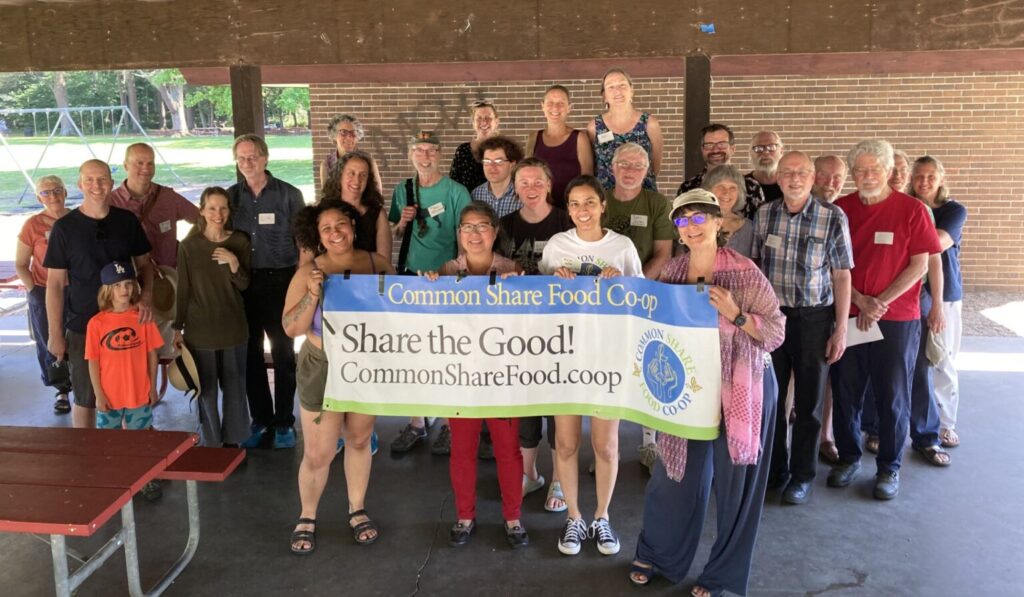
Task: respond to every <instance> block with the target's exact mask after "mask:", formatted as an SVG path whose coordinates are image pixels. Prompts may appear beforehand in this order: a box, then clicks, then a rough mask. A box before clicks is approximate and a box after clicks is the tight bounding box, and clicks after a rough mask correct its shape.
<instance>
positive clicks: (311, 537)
mask: <svg viewBox="0 0 1024 597" xmlns="http://www.w3.org/2000/svg"><path fill="white" fill-rule="evenodd" d="M300 524H311V525H314V526H313V530H312V531H300V530H298V529H296V530H294V531H292V543H291V547H292V553H293V554H295V555H299V556H306V555H309V554H311V553H313V550H314V549H316V519H315V518H300V519H299V522H298V524H296V525H295V526H299V525H300ZM299 541H305V542H307V543H309V547H308V548H306V549H302V548H301V547H295V544H296V543H298V542H299Z"/></svg>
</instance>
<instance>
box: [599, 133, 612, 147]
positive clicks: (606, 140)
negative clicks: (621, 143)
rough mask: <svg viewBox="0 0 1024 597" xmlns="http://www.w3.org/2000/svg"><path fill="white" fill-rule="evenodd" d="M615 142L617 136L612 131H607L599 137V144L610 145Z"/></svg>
mask: <svg viewBox="0 0 1024 597" xmlns="http://www.w3.org/2000/svg"><path fill="white" fill-rule="evenodd" d="M613 140H615V134H614V133H612V132H611V131H605V132H603V133H601V134H599V135H598V136H597V142H598V143H602V144H603V143H610V142H611V141H613Z"/></svg>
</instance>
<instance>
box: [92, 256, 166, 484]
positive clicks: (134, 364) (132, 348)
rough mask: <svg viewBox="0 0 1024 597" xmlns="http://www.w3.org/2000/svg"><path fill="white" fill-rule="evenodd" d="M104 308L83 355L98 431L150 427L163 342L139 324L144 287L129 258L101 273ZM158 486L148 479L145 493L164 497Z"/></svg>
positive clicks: (100, 297) (149, 324) (99, 299)
mask: <svg viewBox="0 0 1024 597" xmlns="http://www.w3.org/2000/svg"><path fill="white" fill-rule="evenodd" d="M100 280H101V281H102V282H103V286H102V287H101V288H100V292H99V294H98V295H97V299H96V300H97V302H98V303H99V308H100V312H99V313H97V314H96V315H95V316H93V318H92V319H90V320H89V325H88V326H87V328H86V333H85V358H86V360H87V361H89V377H90V379H91V380H92V387H93V390H94V391H95V393H96V427H97V428H98V429H121V428H122V427H123V428H124V429H132V430H138V429H149V428H150V426H151V424H152V422H153V413H152V405H153V404H155V403H156V386H155V385H154V381H155V380H156V364H157V356H156V349H158V348H160V347H161V346H162V345H163V343H164V341H163V339H161V337H160V330H158V329H157V327H156V324H155V323H153V322H152V321H150V322H147V323H139V309H138V307H136V306H135V305H136V304H137V303H138V301H139V296H140V295H141V289H140V288H139V283H138V282H137V281H136V279H135V268H134V267H133V266H132V264H131V262H121V261H114V262H112V263H110V264H108V265H106V266H105V267H104V268H103V269H102V270H101V271H100ZM160 493H161V490H160V485H159V484H157V483H156V482H155V481H151V482H150V483H147V484H146V486H145V487H144V488H143V489H142V494H143V495H144V496H145V497H146V498H148V499H150V500H154V499H157V498H159V497H160Z"/></svg>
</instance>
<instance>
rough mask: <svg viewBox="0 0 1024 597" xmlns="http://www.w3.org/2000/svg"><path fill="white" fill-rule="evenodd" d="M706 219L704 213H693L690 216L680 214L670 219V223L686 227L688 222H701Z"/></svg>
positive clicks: (678, 226) (677, 226)
mask: <svg viewBox="0 0 1024 597" xmlns="http://www.w3.org/2000/svg"><path fill="white" fill-rule="evenodd" d="M707 221H708V217H707V216H706V215H704V214H693V215H692V216H681V217H678V218H675V219H674V220H672V223H673V224H675V225H676V228H686V227H687V226H689V225H690V224H703V223H704V222H707Z"/></svg>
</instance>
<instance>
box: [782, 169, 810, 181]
mask: <svg viewBox="0 0 1024 597" xmlns="http://www.w3.org/2000/svg"><path fill="white" fill-rule="evenodd" d="M811 176H814V171H813V170H804V169H800V170H788V169H787V170H779V178H799V179H800V180H806V179H808V178H810V177H811Z"/></svg>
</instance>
